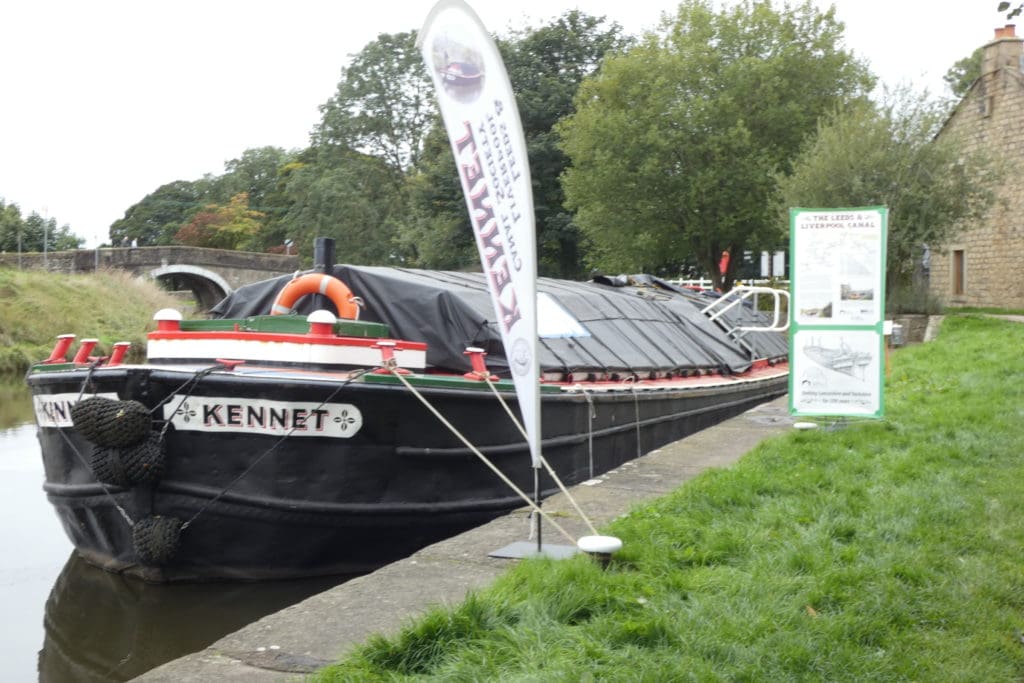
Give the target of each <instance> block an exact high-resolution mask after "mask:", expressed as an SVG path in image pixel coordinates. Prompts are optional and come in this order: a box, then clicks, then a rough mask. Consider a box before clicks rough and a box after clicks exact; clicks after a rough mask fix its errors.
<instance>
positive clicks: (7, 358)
mask: <svg viewBox="0 0 1024 683" xmlns="http://www.w3.org/2000/svg"><path fill="white" fill-rule="evenodd" d="M168 306H170V307H179V306H180V303H179V302H178V301H177V300H176V299H174V298H173V297H172V296H171V295H169V294H168V293H167V292H165V291H163V290H161V289H160V288H159V287H158V286H157V285H156V284H155V283H153V282H149V281H144V280H139V279H137V278H134V277H132V276H131V275H129V274H128V273H124V272H120V271H100V272H98V273H90V274H87V275H62V274H57V273H44V272H39V271H20V270H11V269H0V373H5V372H6V373H16V372H23V371H24V370H25V369H27V368H28V366H29V365H30V364H32V363H34V362H36V361H39V360H42V359H43V358H46V357H47V356H48V355H49V353H50V349H51V348H53V343H54V340H55V338H56V337H57V335H59V334H65V333H71V334H76V335H78V339H79V340H81V339H84V338H90V337H91V338H95V339H99V345H98V348H97V355H100V354H106V353H109V352H110V349H111V345H112V344H113V343H114V342H117V341H130V342H132V349H133V351H134V353H135V354H142V353H144V348H145V333H146V331H147V330H149V329H153V327H152V325H153V323H152V322H151V319H152V317H153V313H155V312H156V311H157V310H159V309H160V308H164V307H168ZM75 348H77V344H76V347H75ZM132 357H138V356H137V355H136V356H132Z"/></svg>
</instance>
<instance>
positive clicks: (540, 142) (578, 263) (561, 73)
mask: <svg viewBox="0 0 1024 683" xmlns="http://www.w3.org/2000/svg"><path fill="white" fill-rule="evenodd" d="M628 44H629V40H628V39H627V38H626V37H624V36H623V34H622V28H621V27H620V26H619V25H618V24H616V23H614V22H613V23H611V24H608V23H607V22H606V20H605V19H604V18H603V17H593V16H590V15H587V14H584V13H582V12H579V11H578V10H573V11H570V12H566V13H565V14H563V15H562V16H560V17H558V18H557V19H555V20H554V21H553V22H552V23H550V24H548V25H546V26H541V27H539V28H528V29H526V30H524V31H520V32H517V33H514V34H512V35H511V36H510V37H509V38H508V39H506V40H502V41H500V42H499V46H500V47H501V52H502V56H503V59H504V62H505V66H506V68H507V69H508V73H509V78H510V80H511V81H512V86H513V90H514V91H515V93H516V102H517V104H518V107H519V115H520V118H521V119H522V122H523V132H524V134H525V136H526V146H527V154H528V156H529V159H530V177H531V179H532V181H533V201H534V214H535V217H536V223H537V251H538V259H539V263H538V270H539V271H540V273H541V274H542V275H547V276H551V277H576V276H579V275H581V274H582V271H583V263H582V261H583V259H582V253H581V248H580V235H579V229H578V227H577V226H576V223H575V222H574V221H573V218H572V215H571V214H570V213H569V212H568V211H567V210H566V209H565V194H564V192H563V190H562V184H561V182H560V177H561V175H562V173H563V172H564V171H565V169H566V168H567V167H568V165H569V159H568V157H567V156H566V154H565V152H563V151H562V150H561V149H560V147H559V145H558V142H559V140H558V136H557V135H556V134H555V133H554V132H553V130H552V129H553V128H554V126H555V124H556V123H558V121H559V120H561V119H562V118H564V117H565V116H567V115H569V114H571V113H572V112H573V111H575V108H574V105H573V98H574V97H575V96H576V92H577V90H579V87H580V83H582V82H583V80H584V79H586V78H588V77H590V76H591V75H593V74H594V73H595V72H596V71H597V69H598V67H599V66H600V64H601V61H602V60H603V59H604V57H605V55H610V54H614V53H616V52H618V51H620V50H622V49H624V48H625V47H626V46H627V45H628Z"/></svg>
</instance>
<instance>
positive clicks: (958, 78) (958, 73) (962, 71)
mask: <svg viewBox="0 0 1024 683" xmlns="http://www.w3.org/2000/svg"><path fill="white" fill-rule="evenodd" d="M984 53H985V50H984V48H980V47H979V48H978V49H977V50H975V51H974V52H972V53H971V55H970V56H969V57H964V58H963V59H961V60H959V61H958V62H957V63H956V64H954V65H953V66H951V67H949V71H947V72H946V75H945V76H943V77H942V80H944V81H945V82H946V85H947V86H948V87H949V90H950V92H952V93H953V95H954V96H955V97H956V98H957V99H960V98H962V97H963V96H964V95H966V94H967V90H968V89H969V88H970V87H971V84H972V83H974V81H975V80H977V79H978V78H979V77H980V76H981V60H982V56H983V55H984Z"/></svg>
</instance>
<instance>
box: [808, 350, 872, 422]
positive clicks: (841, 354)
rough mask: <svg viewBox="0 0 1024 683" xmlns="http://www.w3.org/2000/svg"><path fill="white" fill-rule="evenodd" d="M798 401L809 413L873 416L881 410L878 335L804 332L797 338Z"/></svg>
mask: <svg viewBox="0 0 1024 683" xmlns="http://www.w3.org/2000/svg"><path fill="white" fill-rule="evenodd" d="M793 347H794V348H793V351H794V353H795V355H796V356H797V357H798V358H797V362H794V364H793V365H794V369H795V376H794V378H793V380H794V381H793V394H794V400H795V401H798V402H799V405H801V406H802V407H803V409H804V410H806V411H808V412H816V413H823V414H858V413H862V414H871V413H873V412H875V411H876V410H877V409H878V401H879V393H878V390H877V388H876V387H875V386H874V383H875V382H876V381H877V378H878V376H879V372H880V368H881V362H882V354H881V349H880V344H879V339H878V335H877V334H875V333H874V332H871V331H856V330H830V331H825V330H803V331H800V332H797V333H796V334H795V335H794V338H793Z"/></svg>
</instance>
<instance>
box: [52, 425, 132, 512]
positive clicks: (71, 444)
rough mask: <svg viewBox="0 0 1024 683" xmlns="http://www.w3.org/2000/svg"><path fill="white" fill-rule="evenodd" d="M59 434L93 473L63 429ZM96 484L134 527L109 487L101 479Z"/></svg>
mask: <svg viewBox="0 0 1024 683" xmlns="http://www.w3.org/2000/svg"><path fill="white" fill-rule="evenodd" d="M57 432H58V433H59V434H60V435H61V437H62V438H63V439H64V441H65V442H66V443H67V445H68V446H70V447H71V452H72V453H74V454H75V457H76V458H78V461H79V462H80V463H82V465H83V466H84V467H85V469H86V470H88V471H90V472H91V471H92V466H90V465H89V463H88V462H86V461H85V458H84V457H83V456H82V454H81V452H79V450H78V446H76V445H75V443H74V442H73V441H72V440H71V439H70V438H68V435H67V434H65V433H64V430H63V429H60V428H58V429H57ZM96 483H97V484H99V485H100V488H101V489H103V493H105V494H106V496H107V498H109V499H110V502H111V503H113V505H114V507H115V508H117V511H118V512H120V513H121V516H122V517H124V519H125V521H126V522H128V526H129V527H134V526H135V522H134V521H132V518H131V517H129V516H128V513H127V512H126V511H125V509H124V508H123V507H121V506H120V505H118V504H117V498H114V494H113V493H111V492H110V489H108V488H107V485H106V484H104V483H103V482H102V481H100V480H99V479H97V480H96Z"/></svg>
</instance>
